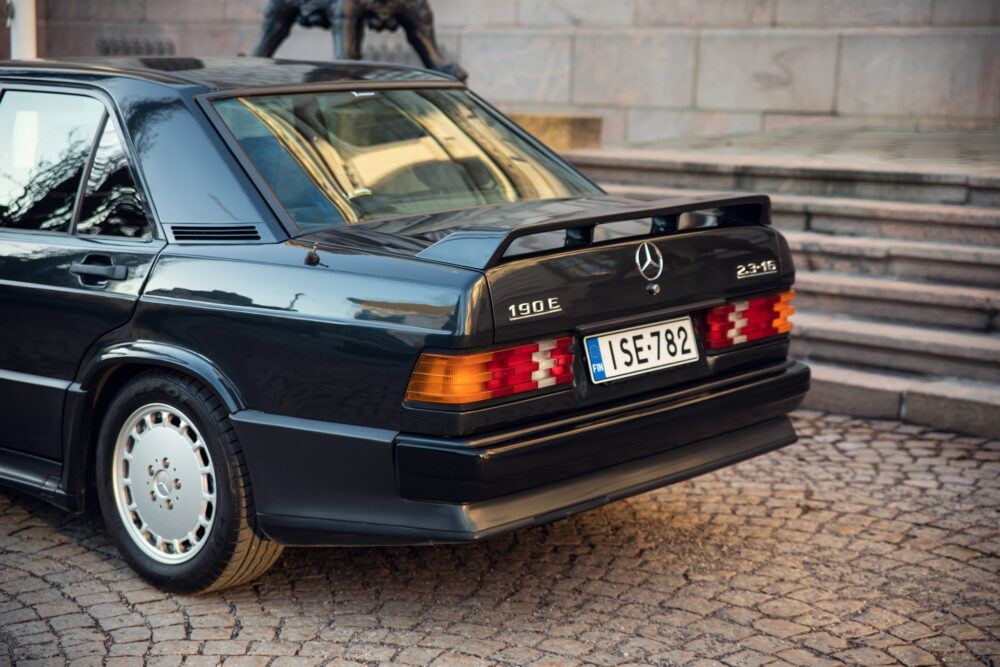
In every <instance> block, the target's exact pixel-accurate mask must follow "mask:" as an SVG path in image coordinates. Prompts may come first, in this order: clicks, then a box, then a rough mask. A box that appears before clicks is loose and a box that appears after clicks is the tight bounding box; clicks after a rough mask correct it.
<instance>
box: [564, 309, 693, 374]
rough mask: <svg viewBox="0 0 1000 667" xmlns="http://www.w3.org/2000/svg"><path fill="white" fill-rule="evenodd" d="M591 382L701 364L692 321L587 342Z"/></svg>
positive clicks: (685, 319) (679, 320)
mask: <svg viewBox="0 0 1000 667" xmlns="http://www.w3.org/2000/svg"><path fill="white" fill-rule="evenodd" d="M583 345H584V348H585V349H586V350H587V361H588V366H589V367H590V379H591V380H593V381H594V382H596V383H600V382H607V381H608V380H617V379H618V378H623V377H628V376H630V375H640V374H642V373H649V372H650V371H655V370H659V369H661V368H669V367H670V366H681V365H683V364H689V363H691V362H693V361H698V359H699V354H698V343H697V342H696V341H695V338H694V328H693V327H692V326H691V318H690V317H678V318H677V319H675V320H667V321H666V322H657V323H656V324H650V325H647V326H644V327H636V328H634V329H624V330H622V331H614V332H611V333H606V334H601V335H600V336H590V337H588V338H585V339H584V343H583Z"/></svg>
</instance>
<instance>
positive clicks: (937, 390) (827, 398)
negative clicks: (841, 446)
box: [803, 362, 1000, 438]
mask: <svg viewBox="0 0 1000 667" xmlns="http://www.w3.org/2000/svg"><path fill="white" fill-rule="evenodd" d="M809 366H810V368H811V369H812V384H811V389H810V391H809V393H808V394H807V395H806V400H805V403H804V404H803V407H806V408H811V409H813V410H824V411H828V412H837V413H841V414H849V415H854V416H856V417H867V418H871V419H898V420H900V421H904V422H908V423H911V424H921V425H924V426H931V427H933V428H937V429H941V430H948V431H958V432H961V433H968V434H971V435H977V436H981V437H985V438H1000V383H997V382H976V381H971V380H957V379H947V378H944V379H942V378H928V377H926V376H916V375H901V374H890V373H885V372H873V371H870V370H859V369H856V368H850V367H845V366H835V365H831V364H825V363H820V362H811V363H810V364H809Z"/></svg>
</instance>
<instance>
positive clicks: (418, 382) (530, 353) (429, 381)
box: [406, 336, 573, 405]
mask: <svg viewBox="0 0 1000 667" xmlns="http://www.w3.org/2000/svg"><path fill="white" fill-rule="evenodd" d="M572 348H573V337H572V336H566V337H564V338H556V339H550V340H541V341H538V342H537V343H531V344H528V345H518V346H516V347H507V348H503V349H500V350H492V351H490V352H478V353H476V354H433V353H429V352H425V353H423V354H421V355H420V359H419V360H418V361H417V367H416V368H415V369H414V370H413V376H412V377H411V378H410V386H409V387H408V388H407V390H406V400H408V401H420V402H423V403H450V404H453V405H459V404H463V403H476V402H479V401H486V400H489V399H491V398H501V397H503V396H510V395H512V394H520V393H522V392H526V391H534V390H536V389H542V388H543V387H551V386H553V385H557V384H562V383H564V382H572V380H573V351H572Z"/></svg>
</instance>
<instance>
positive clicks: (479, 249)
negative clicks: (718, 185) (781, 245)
mask: <svg viewBox="0 0 1000 667" xmlns="http://www.w3.org/2000/svg"><path fill="white" fill-rule="evenodd" d="M699 214H701V215H700V216H699ZM645 218H649V219H651V224H650V228H649V231H648V232H646V233H641V234H637V235H619V236H618V237H617V238H615V239H614V241H613V242H617V241H621V240H624V239H626V238H639V237H657V236H668V235H671V234H677V233H683V232H687V231H695V230H698V229H705V228H710V227H737V226H752V225H769V224H771V199H770V197H768V196H767V195H744V196H736V197H731V196H719V195H707V196H704V197H685V198H684V199H683V200H682V201H680V202H678V198H676V197H675V198H672V199H664V200H660V201H653V202H643V203H642V204H637V205H635V206H625V207H621V208H617V210H615V211H614V212H611V213H602V214H597V215H594V214H587V215H570V216H567V217H564V218H560V219H557V220H549V221H546V222H539V223H533V224H526V225H522V226H520V227H515V228H514V229H498V228H495V227H477V228H475V229H467V230H459V231H457V232H454V233H452V234H449V235H448V236H446V237H445V238H443V239H441V240H440V241H438V242H437V243H435V244H434V245H432V246H430V247H428V248H425V249H424V250H422V251H421V252H419V253H418V254H417V257H420V258H423V259H429V260H433V261H437V262H444V263H446V264H454V265H457V266H464V267H468V268H470V269H479V270H485V269H488V268H491V267H493V266H496V265H498V264H500V263H502V262H503V261H504V260H505V259H506V257H505V255H506V253H507V251H508V249H509V248H510V247H511V244H513V243H514V242H515V241H517V240H518V239H523V238H525V237H530V236H534V235H538V234H551V233H552V232H558V231H560V230H565V239H564V242H563V243H561V244H560V245H559V247H558V248H553V249H552V250H549V251H548V252H554V251H565V250H571V249H572V250H576V249H579V248H584V247H587V246H590V245H596V244H597V243H599V242H600V243H607V242H609V241H595V234H594V231H595V229H596V228H597V227H598V226H599V225H604V224H607V223H613V222H622V221H628V220H640V219H645ZM535 254H541V253H535ZM521 256H524V255H523V254H519V255H518V257H521Z"/></svg>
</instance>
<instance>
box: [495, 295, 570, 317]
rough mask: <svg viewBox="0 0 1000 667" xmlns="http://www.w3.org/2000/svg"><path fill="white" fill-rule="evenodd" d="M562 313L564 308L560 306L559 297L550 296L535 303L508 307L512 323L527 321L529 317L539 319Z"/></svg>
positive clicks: (536, 300)
mask: <svg viewBox="0 0 1000 667" xmlns="http://www.w3.org/2000/svg"><path fill="white" fill-rule="evenodd" d="M561 311H562V306H560V305H559V297H557V296H550V297H548V298H547V299H535V300H534V301H524V302H522V303H515V304H512V305H510V306H507V312H509V313H510V321H511V322H513V321H515V320H526V319H528V318H529V317H538V316H539V315H551V314H552V313H558V312H561Z"/></svg>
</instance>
